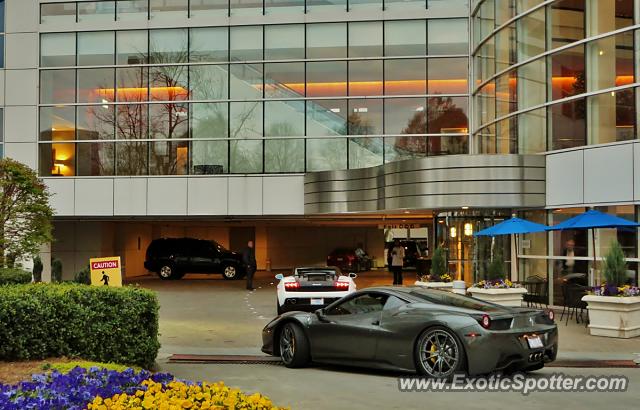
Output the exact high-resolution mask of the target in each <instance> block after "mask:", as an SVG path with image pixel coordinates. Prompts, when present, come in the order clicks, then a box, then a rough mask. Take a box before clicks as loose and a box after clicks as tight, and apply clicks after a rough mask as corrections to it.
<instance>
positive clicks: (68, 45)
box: [40, 33, 76, 67]
mask: <svg viewBox="0 0 640 410" xmlns="http://www.w3.org/2000/svg"><path fill="white" fill-rule="evenodd" d="M75 54H76V35H75V33H47V34H42V35H41V36H40V66H41V67H65V66H73V65H75V63H76V56H75Z"/></svg>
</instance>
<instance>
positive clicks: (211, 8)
mask: <svg viewBox="0 0 640 410" xmlns="http://www.w3.org/2000/svg"><path fill="white" fill-rule="evenodd" d="M190 7H191V9H190V11H189V13H190V14H189V15H190V17H219V16H227V15H228V14H229V1H228V0H191V2H190Z"/></svg>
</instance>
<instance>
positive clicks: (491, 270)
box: [487, 247, 506, 280]
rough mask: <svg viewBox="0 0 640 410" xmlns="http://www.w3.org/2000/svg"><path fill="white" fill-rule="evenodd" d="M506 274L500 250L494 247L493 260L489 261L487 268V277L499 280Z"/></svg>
mask: <svg viewBox="0 0 640 410" xmlns="http://www.w3.org/2000/svg"><path fill="white" fill-rule="evenodd" d="M505 275H506V268H505V266H504V259H503V257H502V250H501V249H500V247H496V250H495V251H494V252H493V260H492V261H491V263H489V267H488V268H487V279H489V280H500V279H504V278H505Z"/></svg>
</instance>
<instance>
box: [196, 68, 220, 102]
mask: <svg viewBox="0 0 640 410" xmlns="http://www.w3.org/2000/svg"><path fill="white" fill-rule="evenodd" d="M189 86H190V88H191V99H193V100H220V99H226V98H228V96H229V66H228V65H226V64H225V65H195V66H190V67H189Z"/></svg>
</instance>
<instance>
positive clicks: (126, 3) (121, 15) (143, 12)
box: [117, 0, 149, 21]
mask: <svg viewBox="0 0 640 410" xmlns="http://www.w3.org/2000/svg"><path fill="white" fill-rule="evenodd" d="M148 17H149V8H148V0H118V3H117V20H119V21H140V20H147V19H148Z"/></svg>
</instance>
